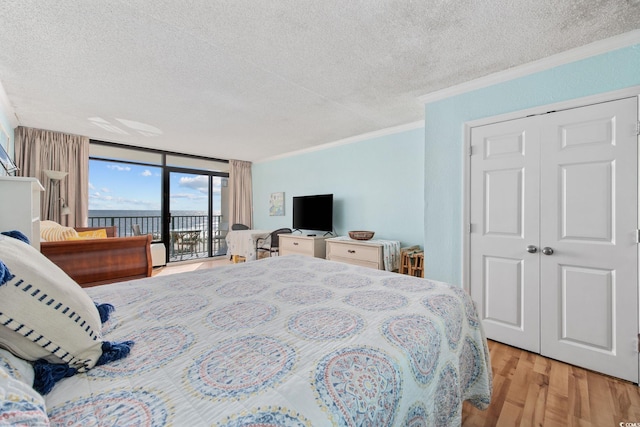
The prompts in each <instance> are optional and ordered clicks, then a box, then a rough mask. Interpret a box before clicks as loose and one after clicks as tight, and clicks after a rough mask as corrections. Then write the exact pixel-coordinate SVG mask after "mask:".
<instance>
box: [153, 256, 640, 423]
mask: <svg viewBox="0 0 640 427" xmlns="http://www.w3.org/2000/svg"><path fill="white" fill-rule="evenodd" d="M228 264H231V261H229V258H226V257H219V258H215V259H208V260H205V261H196V262H184V263H177V264H171V265H170V266H168V267H163V268H160V269H154V273H153V275H154V276H156V275H164V274H173V273H180V272H183V271H192V270H197V269H202V268H214V267H218V266H221V265H228ZM489 351H490V353H491V366H492V368H493V398H492V400H491V405H490V406H489V409H487V410H486V411H480V410H478V409H476V408H474V407H473V406H472V405H471V404H469V403H465V404H464V406H463V413H462V425H463V426H465V427H480V426H482V427H493V426H499V427H502V426H504V427H516V426H543V427H556V426H557V427H560V426H563V427H564V426H580V427H610V426H611V427H618V426H620V423H638V424H637V425H638V426H640V388H639V387H638V386H637V385H636V384H632V383H629V382H626V381H622V380H618V379H615V378H611V377H608V376H606V375H601V374H598V373H595V372H592V371H589V370H586V369H582V368H578V367H575V366H572V365H568V364H566V363H562V362H558V361H556V360H552V359H548V358H546V357H543V356H540V355H537V354H533V353H530V352H528V351H524V350H520V349H518V348H514V347H510V346H508V345H504V344H501V343H498V342H495V341H489ZM630 425H633V424H630ZM623 427H627V426H625V425H624V424H623Z"/></svg>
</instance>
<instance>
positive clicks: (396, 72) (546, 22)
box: [0, 0, 640, 161]
mask: <svg viewBox="0 0 640 427" xmlns="http://www.w3.org/2000/svg"><path fill="white" fill-rule="evenodd" d="M638 28H640V0H588V1H587V0H535V1H531V0H528V1H523V0H473V1H456V0H446V1H443V0H423V1H415V0H414V1H410V0H406V1H392V0H388V1H377V0H360V1H345V0H318V1H310V0H306V1H305V0H302V1H301V0H273V1H266V0H265V1H256V0H224V1H215V0H180V1H179V0H127V1H118V0H47V1H44V0H3V1H2V3H1V4H0V82H2V85H3V86H4V88H5V91H6V93H7V96H8V99H9V102H10V105H11V106H12V108H13V109H14V111H15V113H16V115H17V117H18V122H19V124H20V125H23V126H29V127H35V128H42V129H51V130H59V131H64V132H68V133H75V134H81V135H87V136H89V137H91V138H94V139H100V140H105V141H114V142H119V143H123V144H131V145H138V146H143V147H154V148H161V149H165V150H171V151H178V152H184V153H190V154H200V155H205V156H211V157H217V158H226V159H242V160H250V161H256V160H260V159H265V158H268V157H272V156H277V155H280V154H283V153H287V152H291V151H297V150H303V149H306V148H310V147H313V146H316V145H321V144H325V143H329V142H332V141H336V140H340V139H343V138H348V137H351V136H355V135H360V134H363V133H367V132H373V131H377V130H381V129H385V128H388V127H393V126H397V125H402V124H406V123H411V122H415V121H419V120H422V119H423V118H424V112H423V106H422V105H421V104H420V102H419V101H418V97H419V96H421V95H425V94H427V93H430V92H433V91H437V90H440V89H443V88H447V87H450V86H453V85H456V84H460V83H463V82H466V81H469V80H473V79H477V78H480V77H482V76H486V75H488V74H491V73H495V72H498V71H501V70H505V69H509V68H512V67H515V66H518V65H521V64H525V63H529V62H532V61H535V60H538V59H541V58H544V57H547V56H550V55H553V54H556V53H560V52H563V51H566V50H569V49H572V48H576V47H579V46H583V45H586V44H589V43H592V42H595V41H598V40H602V39H605V38H609V37H612V36H616V35H619V34H622V33H625V32H629V31H632V30H636V29H638Z"/></svg>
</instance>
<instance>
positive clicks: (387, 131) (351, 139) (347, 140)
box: [253, 120, 424, 163]
mask: <svg viewBox="0 0 640 427" xmlns="http://www.w3.org/2000/svg"><path fill="white" fill-rule="evenodd" d="M423 127H424V120H419V121H417V122H411V123H405V124H404V125H398V126H393V127H389V128H385V129H380V130H376V131H373V132H368V133H363V134H360V135H356V136H350V137H349V138H344V139H339V140H337V141H333V142H328V143H326V144H321V145H315V146H313V147H309V148H304V149H302V150H297V151H291V152H288V153H284V154H279V155H277V156H272V157H268V158H265V159H261V160H258V161H256V162H253V163H264V162H270V161H272V160H278V159H284V158H286V157H293V156H298V155H300V154H305V153H311V152H314V151H320V150H326V149H327V148H333V147H338V146H340V145H347V144H352V143H354V142H360V141H364V140H367V139H373V138H379V137H381V136H387V135H393V134H395V133H401V132H406V131H409V130H413V129H419V128H423Z"/></svg>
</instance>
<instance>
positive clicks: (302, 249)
mask: <svg viewBox="0 0 640 427" xmlns="http://www.w3.org/2000/svg"><path fill="white" fill-rule="evenodd" d="M283 251H284V252H285V253H286V252H291V253H297V254H303V255H306V254H308V253H311V252H313V240H309V239H299V238H293V239H283V238H282V236H280V252H283Z"/></svg>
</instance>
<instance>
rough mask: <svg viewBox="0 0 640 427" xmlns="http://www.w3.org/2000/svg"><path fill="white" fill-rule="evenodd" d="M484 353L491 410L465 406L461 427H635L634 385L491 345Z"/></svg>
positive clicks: (639, 403) (637, 395) (637, 396)
mask: <svg viewBox="0 0 640 427" xmlns="http://www.w3.org/2000/svg"><path fill="white" fill-rule="evenodd" d="M489 350H490V353H491V366H492V367H493V398H492V400H491V405H490V406H489V409H487V410H486V411H480V410H478V409H476V408H474V407H473V406H472V405H471V404H469V403H467V402H465V404H464V406H463V412H462V425H463V426H465V427H479V426H483V427H489V426H505V427H507V426H508V427H513V426H544V427H556V426H558V427H559V426H563V427H564V426H580V427H608V426H611V427H614V426H616V427H617V426H619V425H620V423H638V424H637V425H638V426H640V388H639V387H638V386H637V385H636V384H633V383H629V382H626V381H622V380H618V379H616V378H612V377H608V376H606V375H601V374H598V373H595V372H592V371H589V370H586V369H583V368H578V367H575V366H572V365H568V364H566V363H562V362H558V361H556V360H552V359H547V358H546V357H542V356H540V355H537V354H533V353H529V352H527V351H524V350H520V349H518V348H514V347H510V346H507V345H504V344H501V343H498V342H494V341H489ZM631 425H633V424H631ZM623 426H624V424H623Z"/></svg>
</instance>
